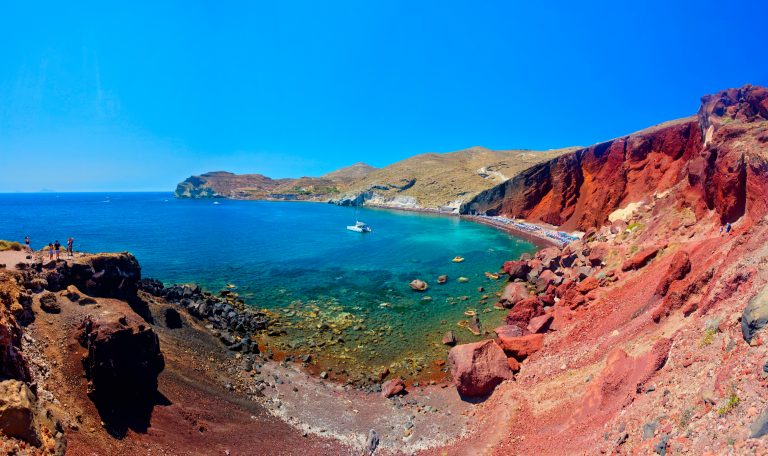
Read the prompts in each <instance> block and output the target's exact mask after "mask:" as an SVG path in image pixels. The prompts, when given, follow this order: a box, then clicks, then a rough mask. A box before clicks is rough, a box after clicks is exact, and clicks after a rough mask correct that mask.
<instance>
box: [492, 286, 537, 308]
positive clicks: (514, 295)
mask: <svg viewBox="0 0 768 456" xmlns="http://www.w3.org/2000/svg"><path fill="white" fill-rule="evenodd" d="M530 296H531V293H529V292H528V288H527V287H526V286H525V284H524V283H521V282H515V283H510V284H508V285H507V286H506V287H504V292H503V293H502V294H501V299H500V300H499V304H501V306H502V307H505V308H507V309H510V308H512V306H514V305H515V304H517V303H518V302H519V301H522V300H523V299H527V298H529V297H530Z"/></svg>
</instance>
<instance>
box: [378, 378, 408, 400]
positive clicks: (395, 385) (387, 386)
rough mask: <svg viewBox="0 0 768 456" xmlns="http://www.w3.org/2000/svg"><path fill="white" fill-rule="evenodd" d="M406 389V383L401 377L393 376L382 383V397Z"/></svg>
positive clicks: (390, 395)
mask: <svg viewBox="0 0 768 456" xmlns="http://www.w3.org/2000/svg"><path fill="white" fill-rule="evenodd" d="M404 391H405V383H403V380H402V379H401V378H393V379H392V380H387V381H386V382H384V383H382V384H381V395H382V397H392V396H394V395H396V394H402V393H403V392H404Z"/></svg>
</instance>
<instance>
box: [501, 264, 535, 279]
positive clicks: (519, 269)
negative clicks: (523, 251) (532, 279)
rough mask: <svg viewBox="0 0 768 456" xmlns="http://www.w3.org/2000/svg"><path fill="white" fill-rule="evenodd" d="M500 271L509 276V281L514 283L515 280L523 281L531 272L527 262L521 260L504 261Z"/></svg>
mask: <svg viewBox="0 0 768 456" xmlns="http://www.w3.org/2000/svg"><path fill="white" fill-rule="evenodd" d="M502 269H503V270H504V272H505V273H506V274H508V275H509V280H510V281H514V280H515V279H520V280H524V279H525V278H526V276H527V275H528V273H529V272H530V271H531V268H529V267H528V262H527V261H522V260H519V261H506V262H504V266H503V268H502Z"/></svg>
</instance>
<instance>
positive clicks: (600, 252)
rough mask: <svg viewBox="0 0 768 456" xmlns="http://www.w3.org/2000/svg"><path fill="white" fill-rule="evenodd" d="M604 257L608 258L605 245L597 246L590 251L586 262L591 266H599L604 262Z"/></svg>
mask: <svg viewBox="0 0 768 456" xmlns="http://www.w3.org/2000/svg"><path fill="white" fill-rule="evenodd" d="M606 257H608V247H607V246H606V245H605V244H597V245H595V246H593V247H592V249H591V250H590V252H589V257H588V258H587V260H588V261H589V264H591V265H592V266H600V265H602V264H603V263H604V262H605V259H606Z"/></svg>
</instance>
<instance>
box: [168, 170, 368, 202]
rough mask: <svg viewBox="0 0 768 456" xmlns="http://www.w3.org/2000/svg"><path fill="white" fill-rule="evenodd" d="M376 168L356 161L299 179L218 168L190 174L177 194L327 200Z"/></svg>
mask: <svg viewBox="0 0 768 456" xmlns="http://www.w3.org/2000/svg"><path fill="white" fill-rule="evenodd" d="M374 169H376V168H373V167H372V166H369V165H366V164H365V163H355V164H354V165H352V166H348V167H346V168H341V169H339V170H336V171H334V172H332V173H328V174H326V175H324V176H321V177H300V178H296V179H291V178H288V179H272V178H270V177H267V176H263V175H261V174H234V173H229V172H226V171H215V172H210V173H205V174H201V175H199V176H191V177H189V178H187V179H186V180H184V181H183V182H181V183H179V184H178V185H177V186H176V191H175V192H174V194H175V196H176V197H177V198H231V199H263V200H310V201H325V200H328V199H329V198H331V197H332V196H334V195H338V194H339V193H340V192H341V191H342V189H344V188H346V187H347V186H348V185H350V184H351V183H352V182H354V181H356V180H359V179H361V178H363V177H364V176H366V175H367V174H368V173H370V172H371V171H372V170H374Z"/></svg>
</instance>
